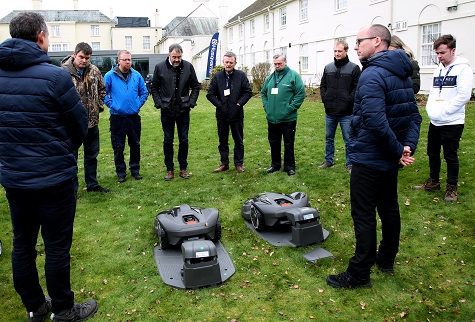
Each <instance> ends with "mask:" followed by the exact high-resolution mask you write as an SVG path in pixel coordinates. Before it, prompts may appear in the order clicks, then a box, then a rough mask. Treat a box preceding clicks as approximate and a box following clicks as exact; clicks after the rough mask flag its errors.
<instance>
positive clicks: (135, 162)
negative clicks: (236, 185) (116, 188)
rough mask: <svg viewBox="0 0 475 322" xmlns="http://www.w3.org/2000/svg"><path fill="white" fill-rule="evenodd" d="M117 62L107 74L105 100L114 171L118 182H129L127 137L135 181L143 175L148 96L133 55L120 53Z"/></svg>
mask: <svg viewBox="0 0 475 322" xmlns="http://www.w3.org/2000/svg"><path fill="white" fill-rule="evenodd" d="M117 57H118V64H117V66H115V67H114V68H113V69H112V70H110V71H108V72H107V74H106V75H105V76H104V82H105V84H106V97H105V99H104V103H105V104H106V105H107V107H109V109H110V119H109V120H110V132H111V143H112V149H113V150H114V163H115V171H116V173H117V177H118V180H117V182H118V183H123V182H125V181H126V165H125V160H124V149H125V138H126V137H127V138H128V143H129V147H130V162H129V170H130V172H131V174H132V177H134V178H135V179H136V180H140V179H142V176H141V175H140V133H141V130H142V125H141V123H140V115H139V112H140V108H141V107H142V106H143V104H144V103H145V101H147V98H148V90H147V86H146V85H145V81H144V79H143V77H142V75H140V73H139V72H137V71H136V70H135V69H133V68H132V55H131V54H130V52H129V51H127V50H121V51H119V53H118V54H117Z"/></svg>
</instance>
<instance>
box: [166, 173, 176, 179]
mask: <svg viewBox="0 0 475 322" xmlns="http://www.w3.org/2000/svg"><path fill="white" fill-rule="evenodd" d="M173 178H175V174H174V173H173V171H167V175H166V176H165V180H166V181H170V180H172V179H173Z"/></svg>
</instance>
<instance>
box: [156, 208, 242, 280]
mask: <svg viewBox="0 0 475 322" xmlns="http://www.w3.org/2000/svg"><path fill="white" fill-rule="evenodd" d="M154 229H155V232H156V233H157V236H158V238H159V245H158V246H156V247H155V248H154V257H155V262H156V264H157V267H158V272H159V274H160V276H161V277H162V279H163V281H164V283H165V284H168V285H170V286H174V287H176V288H180V289H196V288H200V287H206V286H216V285H219V284H221V283H224V282H225V281H226V280H227V279H229V278H230V277H231V276H232V275H233V274H234V272H235V268H234V265H233V263H232V261H231V258H230V257H229V254H228V253H227V252H226V250H225V249H224V246H223V245H222V244H221V242H220V241H219V240H220V239H221V222H220V220H219V212H218V210H217V209H215V208H204V209H203V208H200V207H192V206H189V205H186V204H183V205H180V206H176V207H173V208H172V209H169V210H165V211H162V212H160V213H159V214H158V215H157V217H156V218H155V224H154ZM180 246H181V247H180ZM180 249H181V251H180Z"/></svg>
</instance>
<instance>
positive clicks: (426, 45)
mask: <svg viewBox="0 0 475 322" xmlns="http://www.w3.org/2000/svg"><path fill="white" fill-rule="evenodd" d="M439 37H440V23H434V24H430V25H425V26H422V44H421V49H422V50H421V53H422V55H421V66H432V65H437V55H436V54H435V51H434V50H433V47H434V41H435V40H436V39H437V38H439Z"/></svg>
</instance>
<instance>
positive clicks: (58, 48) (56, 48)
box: [48, 43, 69, 52]
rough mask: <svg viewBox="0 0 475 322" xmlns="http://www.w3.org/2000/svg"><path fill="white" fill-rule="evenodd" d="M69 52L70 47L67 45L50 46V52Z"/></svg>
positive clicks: (55, 44)
mask: <svg viewBox="0 0 475 322" xmlns="http://www.w3.org/2000/svg"><path fill="white" fill-rule="evenodd" d="M68 50H69V45H68V44H66V43H54V44H50V45H49V50H48V51H51V52H53V51H68Z"/></svg>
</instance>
